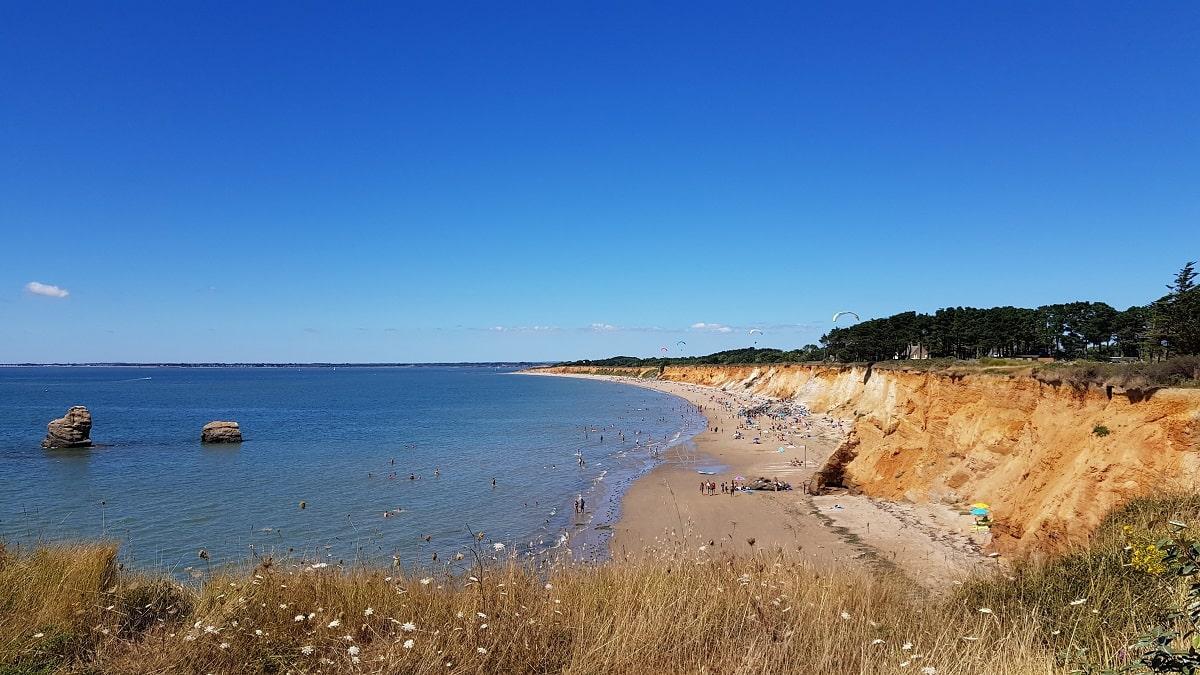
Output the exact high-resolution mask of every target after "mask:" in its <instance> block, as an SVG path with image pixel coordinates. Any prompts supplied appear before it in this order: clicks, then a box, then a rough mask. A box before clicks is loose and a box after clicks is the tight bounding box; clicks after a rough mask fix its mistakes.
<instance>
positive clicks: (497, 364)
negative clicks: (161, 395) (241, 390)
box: [0, 361, 556, 368]
mask: <svg viewBox="0 0 1200 675" xmlns="http://www.w3.org/2000/svg"><path fill="white" fill-rule="evenodd" d="M555 363H556V362H554V361H458V362H446V363H326V362H315V363H265V362H263V363H256V362H245V363H215V362H214V363H179V362H163V363H124V362H119V361H114V362H97V363H0V368H531V367H537V366H551V365H554V364H555Z"/></svg>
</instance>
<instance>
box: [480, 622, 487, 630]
mask: <svg viewBox="0 0 1200 675" xmlns="http://www.w3.org/2000/svg"><path fill="white" fill-rule="evenodd" d="M479 630H487V624H486V623H481V624H479Z"/></svg>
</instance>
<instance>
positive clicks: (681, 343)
mask: <svg viewBox="0 0 1200 675" xmlns="http://www.w3.org/2000/svg"><path fill="white" fill-rule="evenodd" d="M675 344H677V345H686V344H687V343H686V342H684V341H683V340H680V341H679V342H676V343H675Z"/></svg>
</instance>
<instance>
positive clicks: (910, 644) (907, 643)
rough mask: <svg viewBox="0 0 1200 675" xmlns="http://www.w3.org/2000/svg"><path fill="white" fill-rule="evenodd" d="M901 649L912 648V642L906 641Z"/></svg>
mask: <svg viewBox="0 0 1200 675" xmlns="http://www.w3.org/2000/svg"><path fill="white" fill-rule="evenodd" d="M900 649H903V650H904V651H908V650H910V649H912V643H911V642H905V643H904V644H903V645H901V647H900Z"/></svg>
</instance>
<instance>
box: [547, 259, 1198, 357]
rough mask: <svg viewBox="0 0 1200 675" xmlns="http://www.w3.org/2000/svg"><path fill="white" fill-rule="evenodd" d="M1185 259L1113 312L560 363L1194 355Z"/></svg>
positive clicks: (955, 319) (905, 317)
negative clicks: (1168, 276)
mask: <svg viewBox="0 0 1200 675" xmlns="http://www.w3.org/2000/svg"><path fill="white" fill-rule="evenodd" d="M1195 266H1196V263H1195V262H1189V263H1187V264H1185V265H1184V266H1183V268H1182V269H1180V270H1179V272H1178V273H1177V274H1176V275H1175V278H1174V279H1173V280H1172V281H1171V283H1169V284H1167V291H1168V292H1167V294H1166V295H1164V296H1163V297H1161V298H1159V299H1158V300H1155V301H1153V302H1151V303H1149V304H1147V305H1142V306H1134V307H1129V308H1128V309H1124V310H1118V309H1115V308H1113V307H1112V306H1110V305H1108V304H1106V303H1103V302H1068V303H1062V304H1054V305H1042V306H1041V307H1036V308H1032V309H1030V308H1024V307H992V308H987V309H980V308H976V307H946V308H942V309H939V310H937V311H936V312H934V313H933V314H924V313H920V312H902V313H900V314H893V315H892V316H888V317H884V318H882V319H870V320H867V321H862V322H860V323H857V324H854V325H851V326H846V327H840V328H834V329H832V330H830V331H829V332H828V333H826V334H825V335H823V336H821V339H820V344H819V345H814V344H809V345H805V346H804V347H802V348H800V349H793V350H788V351H784V350H779V349H753V348H746V349H733V350H728V351H723V352H717V353H716V354H709V355H707V356H684V357H673V358H649V359H643V358H638V357H633V356H615V357H612V358H609V359H601V360H596V361H575V362H572V363H571V364H568V365H592V366H608V367H612V366H648V365H667V364H679V365H686V364H700V363H702V364H718V365H720V364H734V363H792V362H803V361H840V362H854V361H883V360H889V359H907V358H954V359H978V358H984V357H994V358H1013V357H1049V358H1054V359H1093V360H1143V361H1151V360H1160V359H1166V358H1169V357H1172V356H1178V355H1185V354H1200V287H1198V286H1197V285H1196V276H1197V273H1196V270H1195Z"/></svg>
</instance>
